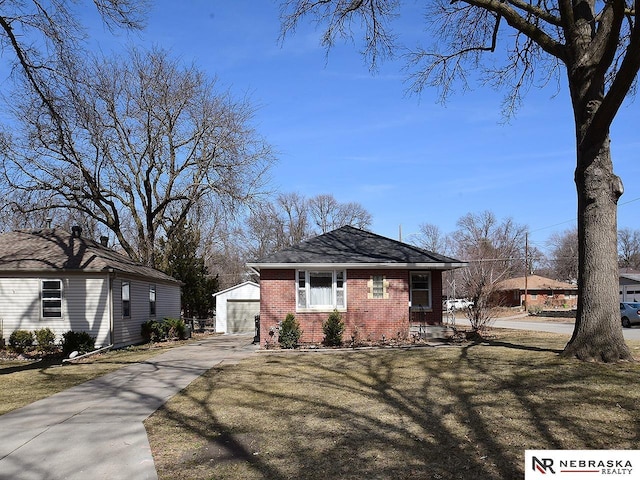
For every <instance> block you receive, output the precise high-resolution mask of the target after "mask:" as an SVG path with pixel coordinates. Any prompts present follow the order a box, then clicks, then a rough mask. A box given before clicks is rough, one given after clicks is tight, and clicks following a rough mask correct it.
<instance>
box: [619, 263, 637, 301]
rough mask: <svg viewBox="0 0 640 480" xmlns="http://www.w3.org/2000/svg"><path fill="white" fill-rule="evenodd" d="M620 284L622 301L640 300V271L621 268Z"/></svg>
mask: <svg viewBox="0 0 640 480" xmlns="http://www.w3.org/2000/svg"><path fill="white" fill-rule="evenodd" d="M619 286H620V301H621V302H640V272H637V271H631V270H629V269H626V270H623V269H621V270H620V275H619Z"/></svg>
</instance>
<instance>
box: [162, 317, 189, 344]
mask: <svg viewBox="0 0 640 480" xmlns="http://www.w3.org/2000/svg"><path fill="white" fill-rule="evenodd" d="M163 324H164V328H165V330H166V332H167V333H166V335H167V337H168V338H178V339H180V340H184V339H185V338H186V335H185V333H186V331H187V329H186V326H185V324H184V320H182V319H181V318H165V319H164V322H163Z"/></svg>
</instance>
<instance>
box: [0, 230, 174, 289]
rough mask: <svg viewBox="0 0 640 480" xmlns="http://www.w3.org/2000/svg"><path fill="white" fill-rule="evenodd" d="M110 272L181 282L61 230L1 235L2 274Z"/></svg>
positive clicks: (93, 242) (0, 263) (0, 270)
mask: <svg viewBox="0 0 640 480" xmlns="http://www.w3.org/2000/svg"><path fill="white" fill-rule="evenodd" d="M16 271H19V272H92V273H99V272H102V273H103V272H109V271H113V272H116V273H121V274H128V275H133V276H139V277H146V278H150V279H154V280H159V281H165V282H176V283H177V282H178V281H177V280H176V279H174V278H173V277H170V276H169V275H166V274H164V273H162V272H160V271H159V270H156V269H154V268H151V267H147V266H144V265H142V264H141V263H138V262H135V261H133V260H131V259H130V258H129V257H127V256H126V255H123V254H121V253H118V252H115V251H113V250H111V249H110V248H108V247H105V246H103V245H102V244H100V243H99V242H95V241H93V240H90V239H88V238H84V237H82V236H74V235H72V234H70V233H69V232H66V231H64V230H59V229H42V230H29V231H25V230H21V231H15V232H9V233H4V234H1V235H0V272H2V273H5V274H6V273H7V272H16Z"/></svg>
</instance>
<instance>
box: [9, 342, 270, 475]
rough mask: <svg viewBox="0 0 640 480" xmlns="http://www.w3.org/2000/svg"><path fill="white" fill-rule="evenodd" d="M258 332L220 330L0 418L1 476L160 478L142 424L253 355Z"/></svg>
mask: <svg viewBox="0 0 640 480" xmlns="http://www.w3.org/2000/svg"><path fill="white" fill-rule="evenodd" d="M252 340H253V335H221V336H216V337H212V338H211V339H206V340H201V341H197V342H193V343H190V344H188V345H185V346H183V347H178V348H173V349H171V350H169V351H167V352H165V353H162V354H160V355H158V356H156V357H154V358H151V359H149V360H147V361H146V362H143V363H138V364H134V365H129V366H126V367H123V368H121V369H120V370H117V371H115V372H112V373H109V374H107V375H105V376H103V377H100V378H96V379H94V380H91V381H89V382H86V383H83V384H82V385H78V386H76V387H73V388H70V389H68V390H65V391H63V392H60V393H58V394H56V395H53V396H51V397H48V398H45V399H42V400H39V401H37V402H35V403H32V404H31V405H27V406H26V407H24V408H20V409H18V410H14V411H12V412H9V413H7V414H5V415H2V416H0V479H3V480H4V479H7V480H9V479H11V480H31V479H33V480H63V479H64V480H75V479H78V480H79V479H82V480H87V479H109V480H117V479H123V480H124V479H126V480H132V479H135V480H138V479H156V478H157V474H156V469H155V466H154V464H153V458H152V456H151V449H150V447H149V441H148V439H147V433H146V431H145V429H144V426H143V425H142V421H143V420H144V419H146V418H147V417H148V416H149V415H151V414H152V413H153V412H154V411H155V410H157V409H158V408H159V407H161V406H162V405H163V404H164V403H165V402H166V401H167V400H168V399H170V398H171V397H172V396H173V395H175V394H176V393H178V392H179V391H180V390H182V389H183V388H185V387H186V386H187V385H189V383H191V382H192V381H193V380H194V379H196V378H197V377H198V376H200V375H202V374H203V373H204V372H206V371H207V370H209V369H210V368H212V367H214V366H216V365H220V364H229V363H236V362H238V361H239V360H241V359H242V358H245V357H247V356H249V355H252V354H253V353H254V352H255V351H256V350H257V349H258V347H257V346H256V345H252V344H251V342H252Z"/></svg>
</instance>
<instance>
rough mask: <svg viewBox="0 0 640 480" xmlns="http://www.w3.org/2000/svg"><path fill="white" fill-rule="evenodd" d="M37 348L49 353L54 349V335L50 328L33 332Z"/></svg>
mask: <svg viewBox="0 0 640 480" xmlns="http://www.w3.org/2000/svg"><path fill="white" fill-rule="evenodd" d="M34 333H35V334H36V342H37V343H38V348H39V349H40V350H42V351H43V352H51V351H53V350H55V348H56V334H55V333H53V331H52V330H51V329H50V328H41V329H39V330H36V331H35V332H34Z"/></svg>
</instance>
